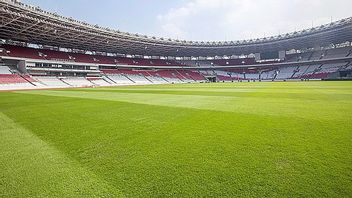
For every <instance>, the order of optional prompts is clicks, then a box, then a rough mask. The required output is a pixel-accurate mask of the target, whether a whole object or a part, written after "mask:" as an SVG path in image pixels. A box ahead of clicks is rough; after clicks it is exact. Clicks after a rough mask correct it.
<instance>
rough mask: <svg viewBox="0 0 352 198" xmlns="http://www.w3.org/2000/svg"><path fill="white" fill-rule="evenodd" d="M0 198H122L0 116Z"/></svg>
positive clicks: (103, 183)
mask: <svg viewBox="0 0 352 198" xmlns="http://www.w3.org/2000/svg"><path fill="white" fill-rule="evenodd" d="M0 151H1V152H0V159H1V160H0V170H1V172H0V197H123V196H122V194H121V193H120V192H119V191H118V190H117V189H116V188H114V189H113V188H112V187H111V186H110V185H109V184H108V183H107V182H106V181H105V180H102V179H100V178H99V177H98V176H96V175H95V174H93V173H91V172H90V171H88V170H87V169H85V168H82V167H81V166H80V164H79V163H78V162H76V161H72V160H71V159H70V158H67V157H66V155H64V154H63V153H62V152H60V151H59V150H57V149H55V148H54V147H52V146H50V145H49V144H47V143H46V142H44V141H42V140H41V139H39V138H38V137H37V136H36V135H34V134H33V133H31V132H30V131H28V130H26V129H24V128H23V127H21V126H19V125H18V124H16V123H14V122H13V121H12V120H11V119H10V118H8V117H7V116H5V115H4V114H3V113H0Z"/></svg>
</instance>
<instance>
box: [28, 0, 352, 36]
mask: <svg viewBox="0 0 352 198" xmlns="http://www.w3.org/2000/svg"><path fill="white" fill-rule="evenodd" d="M22 2H24V3H27V4H31V5H36V6H40V7H41V8H43V9H45V10H49V11H53V12H57V13H59V14H61V15H64V16H68V17H74V18H76V19H79V20H83V21H86V22H89V23H92V24H99V25H101V26H104V27H110V28H114V29H119V30H122V31H128V32H132V33H141V34H147V35H155V36H160V37H171V38H179V39H187V40H216V41H218V40H240V39H248V38H258V37H264V36H271V35H277V34H279V33H286V32H292V31H295V30H300V29H303V28H310V27H311V26H312V25H313V26H317V25H321V24H325V23H329V22H330V21H331V20H334V21H335V20H338V19H342V18H346V17H350V16H352V14H351V8H352V1H351V0H22Z"/></svg>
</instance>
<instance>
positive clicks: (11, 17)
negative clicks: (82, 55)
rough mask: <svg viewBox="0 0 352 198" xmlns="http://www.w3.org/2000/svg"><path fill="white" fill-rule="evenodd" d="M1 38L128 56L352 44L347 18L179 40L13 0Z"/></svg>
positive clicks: (6, 6)
mask: <svg viewBox="0 0 352 198" xmlns="http://www.w3.org/2000/svg"><path fill="white" fill-rule="evenodd" d="M0 17H1V20H0V27H1V28H0V38H2V39H11V40H16V41H23V42H28V43H35V44H41V45H50V46H58V47H63V48H72V49H82V50H88V51H100V52H110V53H118V54H130V55H149V56H173V57H184V56H185V57H191V56H193V57H199V56H203V57H208V56H211V57H214V56H226V55H227V56H231V55H241V54H250V53H260V52H268V51H280V50H290V49H303V48H311V47H315V46H326V45H329V44H332V43H333V44H337V43H343V42H346V41H352V18H347V19H343V20H340V21H336V22H333V23H330V24H327V25H322V26H319V27H315V28H311V29H306V30H302V31H298V32H293V33H287V34H282V35H278V36H272V37H266V38H260V39H250V40H241V41H224V42H215V41H203V42H201V41H183V40H175V39H166V38H156V37H150V36H145V35H138V34H131V33H127V32H120V31H118V30H112V29H109V28H103V27H99V26H98V25H91V24H88V23H85V22H81V21H77V20H75V19H72V18H67V17H62V16H60V15H58V14H56V13H50V12H47V11H44V10H41V9H40V8H39V7H33V6H29V5H26V4H23V3H21V2H18V1H15V0H0Z"/></svg>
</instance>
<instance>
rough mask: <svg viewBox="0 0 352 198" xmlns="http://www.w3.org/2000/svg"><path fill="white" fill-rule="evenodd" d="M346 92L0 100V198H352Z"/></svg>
mask: <svg viewBox="0 0 352 198" xmlns="http://www.w3.org/2000/svg"><path fill="white" fill-rule="evenodd" d="M351 195H352V82H275V83H274V82H265V83H264V82H262V83H259V82H258V83H248V82H247V83H215V84H179V85H148V86H125V87H106V88H81V89H62V90H37V91H17V92H1V93H0V197H351Z"/></svg>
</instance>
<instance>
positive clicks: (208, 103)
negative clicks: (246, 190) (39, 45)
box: [21, 91, 352, 120]
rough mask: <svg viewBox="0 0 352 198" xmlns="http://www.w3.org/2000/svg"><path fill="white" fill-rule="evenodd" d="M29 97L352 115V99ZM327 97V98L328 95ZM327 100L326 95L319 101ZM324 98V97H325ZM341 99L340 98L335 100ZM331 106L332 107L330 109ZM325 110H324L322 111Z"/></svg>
mask: <svg viewBox="0 0 352 198" xmlns="http://www.w3.org/2000/svg"><path fill="white" fill-rule="evenodd" d="M21 93H27V94H40V95H48V96H61V97H74V98H87V99H99V100H110V101H120V102H129V103H138V104H148V105H157V106H169V107H180V108H192V109H203V110H213V111H226V112H238V113H247V114H260V115H280V116H295V117H302V118H307V119H319V120H339V119H350V118H346V117H345V114H341V112H342V111H348V112H350V113H352V110H351V109H350V108H347V109H346V108H345V107H346V105H347V106H352V100H348V99H349V98H351V99H352V97H347V100H346V99H345V100H343V101H342V102H338V101H337V100H335V99H334V95H333V94H332V95H330V96H329V100H325V101H324V100H323V99H321V100H310V99H304V98H302V97H291V98H273V97H269V98H265V97H260V95H259V96H257V97H253V96H251V97H237V96H205V95H176V94H150V93H147V92H145V93H120V92H106V91H103V92H89V91H88V92H87V91H32V92H21ZM325 95H326V94H325ZM319 96H324V94H320V95H317V94H316V97H319ZM323 98H324V97H323ZM335 98H338V96H335ZM327 103H329V105H326V104H327ZM322 107H324V108H322Z"/></svg>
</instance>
